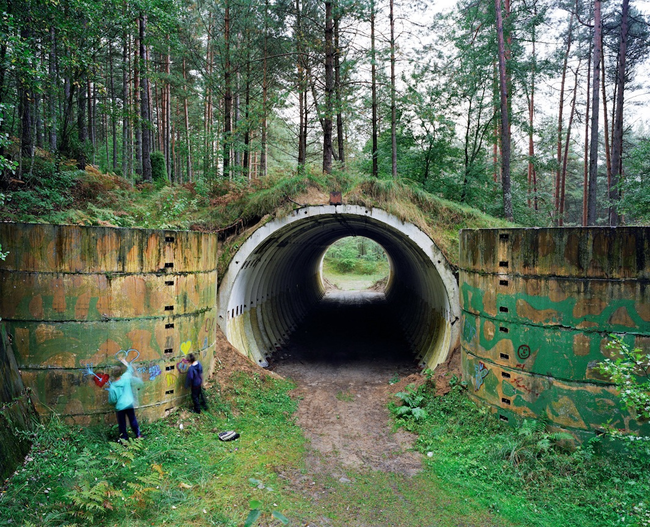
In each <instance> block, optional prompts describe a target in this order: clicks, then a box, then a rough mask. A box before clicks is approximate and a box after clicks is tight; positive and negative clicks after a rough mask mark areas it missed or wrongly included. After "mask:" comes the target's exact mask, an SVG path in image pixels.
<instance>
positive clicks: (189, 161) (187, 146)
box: [183, 58, 193, 182]
mask: <svg viewBox="0 0 650 527" xmlns="http://www.w3.org/2000/svg"><path fill="white" fill-rule="evenodd" d="M185 68H186V65H185V58H183V81H184V83H183V95H184V97H183V112H184V114H185V149H186V150H187V181H189V182H191V181H193V180H192V143H191V141H190V113H189V108H188V104H187V73H186V69H185Z"/></svg>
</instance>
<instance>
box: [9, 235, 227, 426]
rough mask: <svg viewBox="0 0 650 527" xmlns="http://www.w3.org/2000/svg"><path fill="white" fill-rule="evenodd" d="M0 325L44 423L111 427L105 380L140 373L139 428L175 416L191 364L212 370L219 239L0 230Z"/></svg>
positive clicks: (213, 237)
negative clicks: (56, 417) (131, 368)
mask: <svg viewBox="0 0 650 527" xmlns="http://www.w3.org/2000/svg"><path fill="white" fill-rule="evenodd" d="M0 240H2V246H3V250H5V251H9V255H8V257H7V259H6V261H4V262H0V292H1V294H0V316H1V317H2V318H3V320H4V321H5V323H6V325H7V331H8V333H9V336H10V338H11V339H12V341H13V347H14V351H15V355H16V361H17V364H18V368H19V369H20V370H21V374H22V380H23V382H24V383H25V385H26V386H27V387H29V388H31V389H32V390H33V394H34V398H33V399H34V404H35V406H36V409H37V410H38V412H39V413H43V414H47V413H49V412H56V413H58V414H60V415H62V416H63V417H64V418H65V419H66V420H67V421H69V422H75V423H80V424H88V423H91V422H98V421H103V420H104V419H105V418H106V417H109V418H110V419H111V420H112V419H113V416H112V414H113V409H112V407H110V406H109V405H108V402H107V398H108V392H107V391H106V388H107V384H106V383H105V382H106V380H107V379H108V380H110V379H115V378H117V377H118V376H119V375H120V373H121V372H122V371H123V368H122V366H121V365H120V364H119V362H118V359H119V358H120V357H125V358H126V359H127V360H128V361H129V362H131V361H135V363H134V364H135V365H136V368H137V371H138V373H139V374H140V375H141V376H142V379H143V380H144V381H145V387H144V389H143V390H141V393H140V401H139V405H140V410H139V412H138V415H139V416H142V417H143V418H144V419H145V420H146V419H154V418H158V417H161V416H163V415H164V414H165V412H166V411H168V410H169V409H172V408H174V407H176V406H177V405H179V404H180V403H181V402H182V401H183V399H184V397H185V396H186V391H185V389H184V387H183V382H184V375H183V373H184V371H186V369H187V362H186V361H184V358H185V356H186V355H187V354H188V353H190V352H192V353H195V354H197V355H198V356H199V358H200V359H201V360H202V362H203V364H204V367H206V369H207V370H211V368H212V363H213V358H214V353H215V328H216V322H215V318H216V297H217V291H216V287H217V271H216V267H217V262H216V259H217V239H216V236H215V235H212V234H204V233H197V232H177V231H154V230H143V229H116V228H104V227H78V226H64V225H28V224H0Z"/></svg>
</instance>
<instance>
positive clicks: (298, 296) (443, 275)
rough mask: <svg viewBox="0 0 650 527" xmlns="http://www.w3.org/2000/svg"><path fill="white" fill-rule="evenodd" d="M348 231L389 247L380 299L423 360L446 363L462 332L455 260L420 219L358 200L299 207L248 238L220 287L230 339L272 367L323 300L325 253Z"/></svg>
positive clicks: (221, 321)
mask: <svg viewBox="0 0 650 527" xmlns="http://www.w3.org/2000/svg"><path fill="white" fill-rule="evenodd" d="M348 236H364V237H366V238H370V239H371V240H374V241H375V242H377V243H378V244H379V245H381V246H382V247H383V248H384V250H385V251H386V253H387V255H388V258H389V262H390V267H391V273H390V277H389V280H388V283H387V286H386V291H385V300H384V299H383V298H382V300H381V301H382V302H384V301H385V302H386V303H387V304H388V306H389V308H390V309H389V311H390V313H392V316H393V317H394V318H395V322H396V325H397V326H399V328H401V331H402V332H403V334H404V335H405V336H406V338H407V339H408V342H409V345H410V348H411V351H412V353H413V355H414V357H415V358H416V359H417V360H418V361H419V363H420V364H421V365H423V366H427V367H429V368H435V366H437V365H438V364H440V363H441V362H444V361H445V359H446V358H447V356H448V354H449V352H450V350H452V349H453V348H454V347H456V346H457V344H458V339H459V334H460V327H459V326H460V324H459V322H458V321H459V320H460V307H459V301H458V284H457V281H456V278H455V277H454V274H453V272H452V270H451V267H450V265H449V263H448V262H447V260H446V258H445V257H444V255H443V254H442V252H441V251H440V249H439V248H438V247H437V246H436V245H435V243H434V242H433V241H432V240H431V239H430V238H429V237H428V236H427V235H426V234H425V233H424V232H423V231H422V230H420V229H419V228H418V227H416V226H415V225H413V224H410V223H405V222H403V221H401V220H400V219H398V218H397V217H395V216H393V215H391V214H388V213H387V212H385V211H383V210H380V209H369V208H365V207H361V206H356V205H330V206H312V207H304V208H301V209H297V210H295V211H293V212H292V213H291V214H290V215H289V216H286V217H284V218H280V219H276V220H273V221H270V222H268V223H266V224H265V225H263V226H262V227H260V228H258V229H257V230H256V231H255V232H254V233H253V234H252V235H251V236H250V237H249V238H248V239H247V240H246V241H245V242H244V243H243V244H242V246H241V247H240V248H239V250H238V252H237V253H236V254H235V256H234V257H233V259H232V261H231V263H230V266H229V267H228V270H227V271H226V273H225V275H224V277H223V279H222V281H221V285H220V287H219V292H218V295H219V315H218V320H219V325H220V326H221V329H222V330H223V332H224V334H225V335H226V338H227V339H228V340H229V341H230V342H231V344H233V346H235V347H236V348H237V349H238V350H239V351H240V352H241V353H243V354H245V355H247V356H248V357H250V358H251V359H252V360H253V361H255V362H256V363H258V364H259V365H260V366H264V367H266V366H268V359H269V358H270V357H271V355H272V354H273V353H275V352H276V351H278V350H280V349H282V348H283V346H285V344H286V343H287V342H288V339H289V336H290V335H291V334H292V333H293V332H294V331H295V330H296V328H297V327H298V325H299V324H300V323H301V322H302V321H303V320H304V319H305V318H306V317H307V316H308V315H309V314H311V313H313V312H314V311H315V310H316V309H317V308H318V307H319V306H322V303H321V300H322V299H323V297H324V295H325V286H324V284H323V281H322V277H321V266H322V260H323V256H324V254H325V252H326V251H327V249H328V247H329V246H330V245H331V244H332V243H334V242H335V241H337V240H339V239H341V238H345V237H348ZM370 323H372V322H370ZM379 323H381V322H379Z"/></svg>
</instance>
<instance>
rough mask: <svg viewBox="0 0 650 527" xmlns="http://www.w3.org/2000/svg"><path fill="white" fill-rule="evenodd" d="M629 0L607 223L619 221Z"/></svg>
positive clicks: (623, 20) (624, 20) (623, 11)
mask: <svg viewBox="0 0 650 527" xmlns="http://www.w3.org/2000/svg"><path fill="white" fill-rule="evenodd" d="M629 11H630V2H629V0H623V3H622V6H621V36H620V41H619V46H618V65H617V70H616V108H615V111H614V115H615V117H614V123H613V126H614V135H613V138H612V184H611V187H610V190H609V200H610V207H609V224H610V225H612V226H616V225H618V223H619V219H620V218H619V214H618V203H619V201H620V199H621V191H620V189H619V187H618V185H619V182H620V178H621V176H622V174H623V160H622V157H623V155H622V154H623V103H624V91H625V80H626V79H625V67H626V64H625V63H626V56H627V39H628V31H629V21H628V19H629Z"/></svg>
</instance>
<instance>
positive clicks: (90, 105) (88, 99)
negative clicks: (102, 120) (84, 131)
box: [86, 79, 95, 163]
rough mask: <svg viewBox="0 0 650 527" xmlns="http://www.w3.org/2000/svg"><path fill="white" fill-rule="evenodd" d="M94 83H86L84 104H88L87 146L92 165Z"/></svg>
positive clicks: (93, 146)
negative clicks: (90, 152)
mask: <svg viewBox="0 0 650 527" xmlns="http://www.w3.org/2000/svg"><path fill="white" fill-rule="evenodd" d="M93 85H94V83H93V82H92V81H91V80H90V79H89V80H88V82H87V83H86V91H87V94H86V102H87V104H88V145H89V146H90V147H91V150H92V156H93V157H92V159H93V160H92V163H94V162H95V112H94V110H95V104H94V101H95V98H94V89H93Z"/></svg>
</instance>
